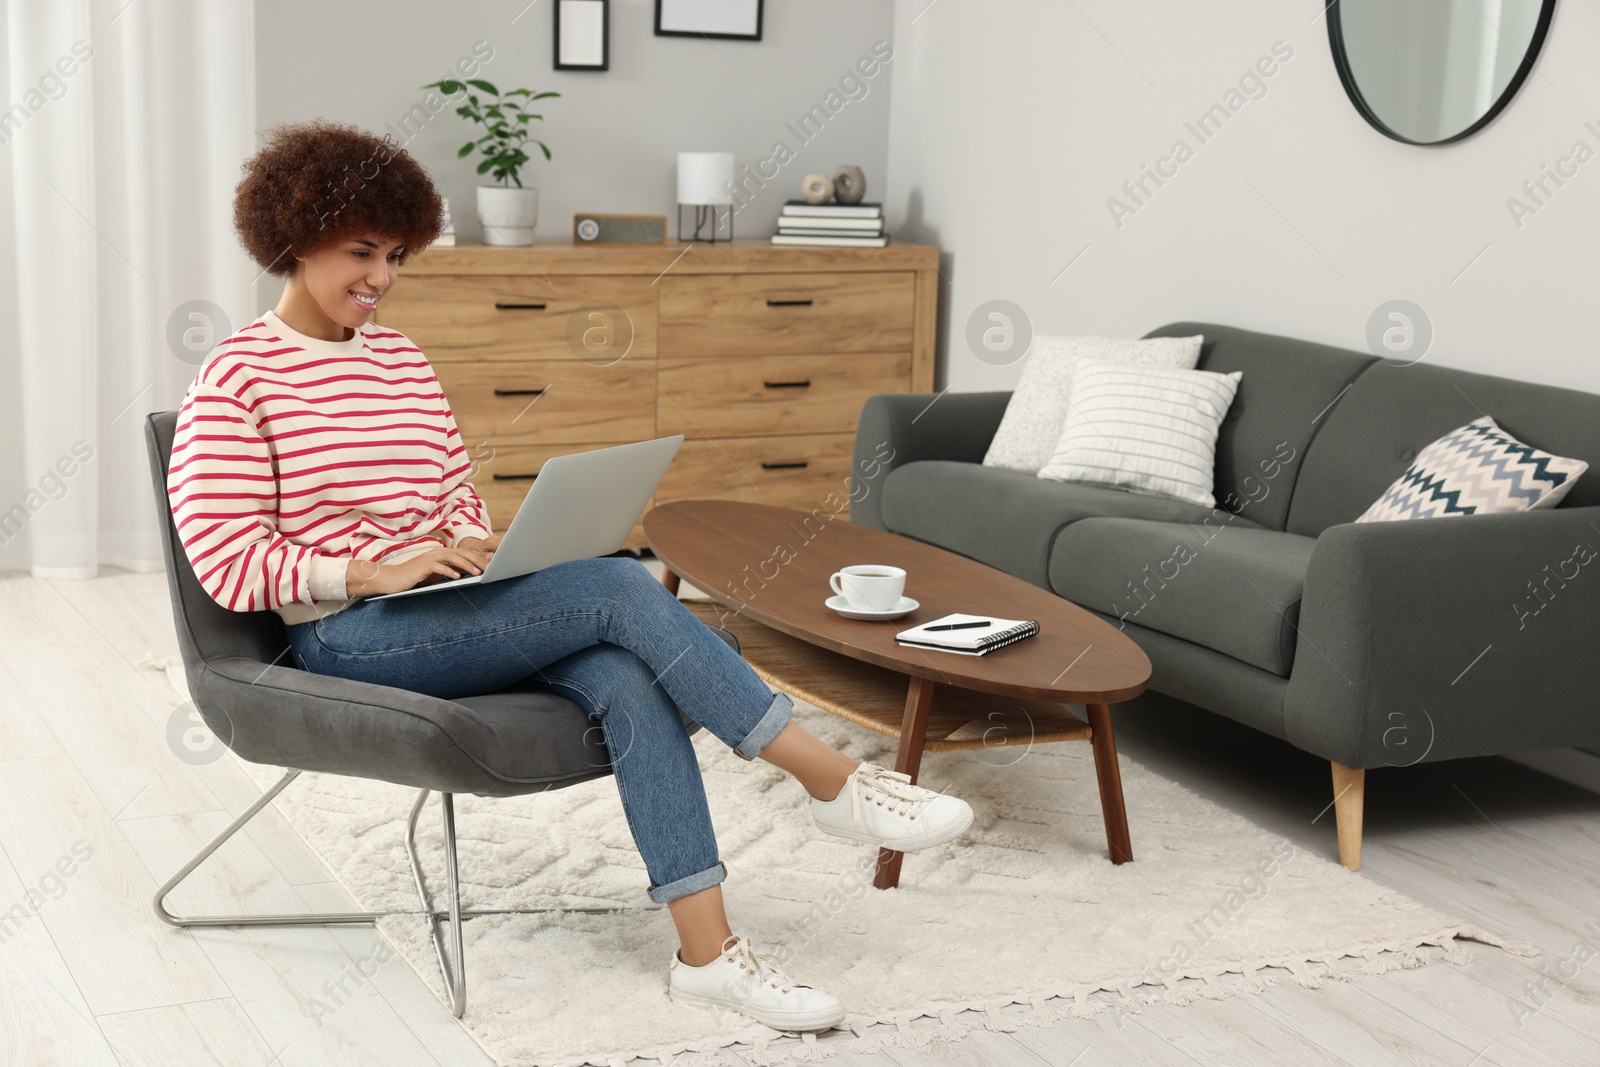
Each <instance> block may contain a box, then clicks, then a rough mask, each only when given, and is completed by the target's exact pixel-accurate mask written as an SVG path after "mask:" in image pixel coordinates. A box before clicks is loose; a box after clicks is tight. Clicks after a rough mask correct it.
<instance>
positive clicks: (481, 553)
mask: <svg viewBox="0 0 1600 1067" xmlns="http://www.w3.org/2000/svg"><path fill="white" fill-rule="evenodd" d="M442 208H443V205H442V202H441V201H440V199H439V197H438V195H437V193H435V191H434V188H433V185H432V183H431V182H430V181H429V179H428V176H427V174H426V173H425V172H424V171H423V170H422V168H421V167H420V166H419V165H418V164H417V163H416V162H415V161H414V160H413V159H412V158H411V157H410V156H409V155H407V154H406V153H405V152H404V151H401V150H398V149H397V148H396V146H393V145H391V144H390V143H389V141H388V138H384V139H383V140H379V139H377V138H375V137H373V136H372V135H370V134H367V133H365V132H363V131H361V130H358V129H356V128H354V127H350V126H340V125H335V124H330V123H325V122H313V123H307V124H302V125H294V126H280V127H278V128H276V129H274V130H272V131H271V132H270V133H269V134H268V138H267V143H266V145H265V146H264V147H263V149H262V150H261V151H260V152H259V153H258V154H257V155H256V156H255V157H254V158H252V159H250V160H249V161H248V162H247V163H246V164H245V165H244V177H243V180H242V181H241V182H240V184H239V187H238V190H237V193H236V197H235V203H234V224H235V227H236V228H237V230H238V232H239V236H240V238H241V240H242V241H243V243H244V246H245V248H246V250H247V251H248V252H249V253H250V255H251V256H252V258H254V259H255V260H256V262H257V263H258V264H260V266H261V267H262V269H263V270H264V271H266V272H270V273H272V274H275V275H279V276H282V277H284V278H285V279H286V281H285V285H284V289H283V296H282V299H280V300H279V301H278V305H277V307H276V308H275V309H273V310H272V311H270V312H268V313H266V314H265V315H263V316H262V317H261V318H260V319H258V320H257V321H255V322H254V323H252V324H251V325H250V326H248V327H247V328H245V329H244V330H242V331H240V332H239V333H238V334H237V335H235V336H234V337H231V338H229V339H228V340H226V341H225V342H223V343H222V344H220V345H219V346H218V347H217V351H216V352H215V354H214V355H213V356H212V357H211V358H210V359H208V360H207V362H206V363H205V365H204V366H203V367H202V368H201V370H200V373H199V374H198V375H197V376H196V378H195V381H194V383H193V384H192V385H191V386H190V388H189V391H188V393H187V394H186V396H185V397H184V401H183V407H182V410H181V411H180V413H179V416H178V423H177V431H176V435H175V438H174V441H173V449H172V461H171V464H170V467H169V471H168V480H167V485H168V492H169V496H170V498H171V502H172V508H173V514H174V517H175V520H176V523H177V527H178V532H179V537H180V540H181V541H182V542H183V545H184V549H185V551H186V552H187V554H188V556H189V559H190V561H191V562H192V563H193V564H194V568H195V573H196V575H197V576H198V577H199V579H200V581H201V584H202V585H203V586H204V587H205V589H206V591H207V592H208V593H209V594H210V595H211V597H212V598H213V599H215V600H216V601H217V602H218V603H219V604H222V605H223V606H225V607H227V608H229V609H231V610H235V611H257V610H268V609H270V610H272V611H276V612H278V613H279V615H281V616H282V617H283V619H284V623H285V627H286V629H287V632H288V635H289V642H290V645H291V648H292V650H293V653H294V658H295V662H296V663H297V664H298V665H299V666H300V667H301V668H302V669H304V670H309V671H314V672H317V673H322V674H332V675H338V676H340V677H345V678H353V679H357V680H360V681H368V682H375V683H379V684H383V685H389V686H395V687H398V688H404V689H411V690H413V691H416V692H423V693H428V694H431V695H433V696H438V697H444V698H451V697H460V696H469V695H476V694H480V693H488V692H494V691H497V690H500V689H503V688H506V687H507V686H509V685H512V684H513V683H515V682H517V681H519V680H522V679H530V680H531V681H533V682H534V683H535V684H537V685H538V686H539V687H541V688H544V689H546V690H547V691H550V692H554V693H560V694H562V695H564V696H566V697H569V698H570V699H572V700H573V701H575V702H577V703H578V704H579V706H581V707H583V708H584V709H585V710H586V711H588V712H589V714H590V715H592V716H594V717H596V718H597V719H599V721H600V723H601V727H602V731H603V736H604V738H605V743H606V747H607V750H608V753H609V755H610V759H611V762H612V768H613V772H614V776H615V778H616V783H617V789H618V792H619V793H620V794H621V799H622V807H623V811H624V813H625V814H626V816H627V819H628V826H629V829H630V831H631V832H632V834H633V838H634V841H635V843H636V844H637V846H638V848H639V851H640V854H641V855H642V857H643V858H644V861H645V866H646V868H647V870H648V872H649V875H650V878H651V883H650V886H649V888H648V890H647V893H648V896H649V897H650V899H651V900H653V901H656V902H658V903H665V904H666V905H667V907H668V910H669V911H670V912H671V915H672V920H673V923H674V925H675V926H676V927H677V931H678V936H679V940H680V942H681V944H680V947H679V949H678V950H677V951H676V952H675V953H674V955H673V958H672V960H671V961H670V963H669V978H668V990H669V995H670V996H671V997H672V999H673V1001H674V1002H677V1003H681V1004H688V1005H694V1006H698V1007H702V1008H713V1009H715V1008H719V1007H725V1008H733V1009H735V1010H738V1011H740V1012H743V1013H745V1014H746V1015H748V1016H750V1017H751V1018H754V1019H756V1020H758V1021H760V1022H762V1023H765V1024H767V1025H768V1026H772V1027H774V1028H777V1029H783V1030H821V1029H826V1028H828V1027H829V1026H832V1025H835V1024H837V1023H839V1022H841V1021H842V1020H843V1018H844V1009H843V1006H842V1005H841V1004H840V1002H839V1001H838V1000H837V999H836V998H835V997H833V996H830V995H829V994H827V993H825V992H823V991H821V990H818V989H816V988H814V987H812V986H809V985H804V984H800V983H797V982H795V981H793V980H792V979H790V978H788V977H787V976H786V975H785V974H784V973H783V972H782V971H781V970H779V969H778V967H777V966H776V962H775V960H774V959H773V958H772V956H771V955H770V954H768V953H765V952H757V951H756V950H755V948H754V946H753V945H752V944H751V942H750V940H749V939H748V938H747V937H744V936H739V935H735V934H734V933H733V932H732V930H731V929H730V928H729V926H728V919H727V916H726V914H725V913H724V911H723V907H722V891H721V888H720V883H721V882H722V881H723V880H724V879H725V878H726V877H727V869H726V867H725V866H723V864H722V863H721V862H720V860H719V859H718V854H717V843H716V839H715V836H714V834H713V830H712V825H711V817H710V812H709V810H708V807H707V804H706V797H705V789H704V786H703V784H702V780H701V777H700V767H699V764H698V763H697V762H696V759H695V752H694V748H693V746H692V744H691V742H690V740H689V736H688V733H687V731H686V730H685V728H684V725H683V722H682V719H681V718H680V715H679V709H680V708H681V709H682V710H683V712H684V713H686V714H687V715H688V716H689V717H691V718H692V719H694V720H695V721H696V722H698V723H700V724H701V725H702V726H704V727H705V728H706V729H707V730H708V731H709V732H710V733H711V734H712V735H714V736H715V737H717V738H718V739H720V740H721V741H722V742H723V743H724V744H726V745H728V746H729V747H730V748H732V749H733V750H734V751H735V752H736V753H737V754H738V755H739V756H741V757H742V758H744V759H754V758H758V757H759V758H760V759H763V760H766V761H767V762H769V763H771V764H773V765H775V766H777V767H780V768H782V769H783V770H785V771H787V772H789V773H790V774H792V775H793V776H794V777H795V778H796V779H798V780H799V781H800V783H801V784H802V785H803V786H804V787H805V789H806V792H807V793H808V794H809V797H810V800H809V805H810V809H811V812H812V815H813V817H814V818H815V820H816V822H817V824H818V827H819V828H820V829H821V830H822V831H823V832H825V833H828V834H832V835H834V836H838V837H847V838H850V839H852V840H858V841H863V842H866V843H868V844H871V845H886V846H888V847H891V848H894V849H896V850H898V851H902V852H906V851H916V850H919V849H923V848H930V847H933V846H934V845H939V844H943V843H944V842H946V841H949V840H951V839H952V838H954V837H955V836H956V835H957V834H959V833H960V832H961V831H962V830H964V829H965V828H966V827H967V826H968V825H969V824H970V822H971V820H972V809H971V808H970V807H969V806H968V805H967V804H966V803H965V802H964V801H961V800H959V799H957V798H955V797H950V796H945V795H942V794H940V793H936V792H933V791H931V790H928V789H923V788H921V787H918V786H914V785H911V784H909V781H908V780H907V776H906V775H903V774H895V773H893V772H891V771H888V770H886V769H885V768H883V767H880V766H878V765H876V764H872V763H858V762H857V761H855V760H852V759H850V758H849V757H847V756H845V755H844V754H842V753H840V752H837V751H835V750H834V749H832V748H830V747H828V746H827V745H825V744H823V743H822V742H821V741H819V740H818V739H817V738H815V737H813V736H812V735H810V734H809V733H807V732H806V731H805V730H803V729H802V728H801V727H800V726H799V725H798V724H797V723H795V722H793V721H791V717H790V713H791V708H792V706H793V705H792V702H791V701H790V699H789V697H788V696H787V695H785V694H783V693H774V692H772V691H771V690H770V689H768V688H767V686H766V685H765V684H764V683H762V681H761V680H760V679H759V678H758V677H757V676H756V674H755V673H754V672H753V671H752V670H751V669H750V667H749V665H748V664H746V663H745V662H744V661H743V660H742V659H740V657H739V655H738V654H737V653H736V652H734V651H733V650H732V649H731V648H730V647H729V646H728V645H727V644H725V643H724V642H723V641H721V640H720V639H719V638H718V637H717V636H716V635H715V634H714V633H713V632H712V631H711V630H710V629H709V628H708V627H706V626H705V625H703V624H702V623H701V622H700V621H699V620H698V619H696V618H695V616H694V615H692V614H690V612H689V611H688V610H687V609H686V608H685V607H684V606H683V605H682V604H681V603H680V602H679V601H678V599H677V597H676V596H674V595H673V594H671V593H669V592H667V590H666V589H665V587H663V586H662V585H661V583H660V582H657V581H656V580H654V579H653V578H652V577H651V575H650V573H649V572H648V571H647V570H646V569H645V568H644V566H643V565H642V564H640V563H639V562H638V561H637V560H635V559H631V558H625V557H617V558H603V559H586V560H577V561H573V562H570V563H563V564H560V565H559V566H554V567H549V568H546V569H544V570H542V571H538V572H535V573H533V574H528V575H524V576H522V577H520V578H515V579H509V580H506V581H501V582H495V583H492V584H490V585H472V586H467V587H463V588H461V589H458V590H455V591H454V592H453V593H447V594H445V595H442V596H432V597H400V598H396V599H392V600H382V601H374V600H368V599H365V598H366V597H368V596H369V595H370V594H377V593H389V592H397V591H399V590H402V589H409V588H411V587H413V586H415V585H417V584H419V583H422V582H424V581H437V580H439V579H440V578H453V577H457V576H459V575H460V574H462V573H472V574H476V573H478V572H480V571H481V570H482V568H483V566H484V564H485V563H486V562H487V561H488V559H489V557H490V556H491V555H492V554H493V553H494V551H495V548H496V546H497V545H498V544H499V541H500V535H499V534H496V533H493V532H492V531H491V529H490V526H489V517H488V513H487V510H486V509H485V507H484V504H483V501H482V500H481V499H480V498H479V497H478V495H477V493H476V492H474V491H473V488H472V485H471V484H470V483H469V482H468V481H467V480H466V476H467V473H468V471H469V469H470V463H469V461H468V457H467V454H466V450H465V449H464V448H463V446H462V441H461V435H460V432H459V430H458V429H457V426H456V423H455V419H454V417H453V415H452V414H451V411H450V406H449V403H448V401H447V400H446V398H445V396H444V393H443V391H442V390H441V389H440V386H439V382H438V379H437V378H436V377H435V376H434V374H433V371H432V369H431V368H430V367H429V365H428V361H427V359H426V358H424V356H423V354H422V353H421V351H419V350H418V349H417V348H416V347H415V346H414V345H412V344H411V343H410V342H409V341H408V340H407V339H406V338H405V336H404V335H402V334H400V333H397V332H396V331H394V330H391V329H388V328H387V327H383V326H378V325H376V324H373V323H371V322H370V321H369V319H370V318H371V316H372V313H373V310H374V309H375V308H376V307H377V306H378V305H379V303H380V302H381V301H382V300H383V298H384V296H385V295H386V294H387V293H388V292H389V290H390V289H391V288H392V287H393V286H394V284H395V281H396V276H397V273H398V269H399V267H400V266H401V265H403V264H404V263H405V261H406V259H407V258H408V257H409V256H410V255H411V254H412V253H413V252H415V251H416V250H418V249H421V248H424V247H426V246H427V245H429V244H430V243H432V242H433V240H434V239H435V238H437V237H438V235H439V233H440V230H441V225H442V218H441V212H442Z"/></svg>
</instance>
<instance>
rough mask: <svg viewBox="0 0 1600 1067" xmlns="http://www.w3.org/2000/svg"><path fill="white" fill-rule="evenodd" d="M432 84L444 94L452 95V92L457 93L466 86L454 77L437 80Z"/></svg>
mask: <svg viewBox="0 0 1600 1067" xmlns="http://www.w3.org/2000/svg"><path fill="white" fill-rule="evenodd" d="M433 84H434V85H436V86H438V87H439V91H440V92H442V93H444V94H445V95H446V96H453V95H454V94H456V93H459V92H460V91H461V90H463V89H465V88H466V86H465V85H462V84H461V83H460V82H458V81H456V80H455V79H454V78H446V79H444V80H443V81H437V82H434V83H433Z"/></svg>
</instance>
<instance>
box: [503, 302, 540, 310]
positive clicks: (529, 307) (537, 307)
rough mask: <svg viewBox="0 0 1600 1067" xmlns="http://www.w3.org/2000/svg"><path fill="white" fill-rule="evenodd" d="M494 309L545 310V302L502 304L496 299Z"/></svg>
mask: <svg viewBox="0 0 1600 1067" xmlns="http://www.w3.org/2000/svg"><path fill="white" fill-rule="evenodd" d="M494 309H495V310H496V311H543V310H544V305H543V304H502V303H500V302H499V301H498V300H497V301H495V305H494Z"/></svg>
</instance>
